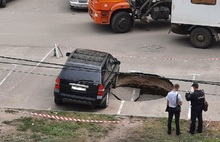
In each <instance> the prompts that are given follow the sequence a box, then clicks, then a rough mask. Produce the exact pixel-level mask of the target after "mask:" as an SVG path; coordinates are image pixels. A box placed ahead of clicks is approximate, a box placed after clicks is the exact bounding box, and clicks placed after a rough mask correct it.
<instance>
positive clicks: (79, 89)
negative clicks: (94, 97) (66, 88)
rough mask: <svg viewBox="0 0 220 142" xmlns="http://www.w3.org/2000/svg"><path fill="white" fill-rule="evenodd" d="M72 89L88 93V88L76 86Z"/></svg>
mask: <svg viewBox="0 0 220 142" xmlns="http://www.w3.org/2000/svg"><path fill="white" fill-rule="evenodd" d="M71 89H72V90H77V91H86V88H82V87H76V86H72V87H71Z"/></svg>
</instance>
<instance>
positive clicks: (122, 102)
mask: <svg viewBox="0 0 220 142" xmlns="http://www.w3.org/2000/svg"><path fill="white" fill-rule="evenodd" d="M124 103H125V101H124V100H122V101H121V105H120V107H119V110H118V112H117V114H118V115H119V114H121V110H122V108H123V105H124Z"/></svg>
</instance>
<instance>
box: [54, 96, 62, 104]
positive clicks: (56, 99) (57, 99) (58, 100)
mask: <svg viewBox="0 0 220 142" xmlns="http://www.w3.org/2000/svg"><path fill="white" fill-rule="evenodd" d="M54 102H55V104H56V105H58V106H60V105H62V104H63V100H62V99H61V98H58V97H54Z"/></svg>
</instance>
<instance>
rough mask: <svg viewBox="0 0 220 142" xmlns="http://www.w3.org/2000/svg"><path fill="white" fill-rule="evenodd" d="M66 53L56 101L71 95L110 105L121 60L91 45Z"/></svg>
mask: <svg viewBox="0 0 220 142" xmlns="http://www.w3.org/2000/svg"><path fill="white" fill-rule="evenodd" d="M66 56H68V59H67V61H66V63H65V66H64V68H63V69H62V70H61V72H60V74H59V76H58V77H57V79H56V84H55V88H54V102H55V104H57V105H62V104H63V100H64V99H69V100H71V101H72V102H73V103H79V104H88V105H93V106H100V107H102V108H106V107H108V103H109V93H110V90H111V88H112V87H116V82H117V78H118V77H117V76H118V73H119V68H120V61H118V60H117V59H116V58H114V57H113V56H112V55H111V54H109V53H105V52H100V51H95V50H89V49H76V50H75V51H73V52H72V53H66Z"/></svg>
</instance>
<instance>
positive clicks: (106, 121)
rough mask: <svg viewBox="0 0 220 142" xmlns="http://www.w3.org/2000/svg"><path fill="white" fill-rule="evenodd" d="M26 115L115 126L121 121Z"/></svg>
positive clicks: (35, 114)
mask: <svg viewBox="0 0 220 142" xmlns="http://www.w3.org/2000/svg"><path fill="white" fill-rule="evenodd" d="M23 113H28V112H23ZM28 114H31V115H33V116H39V117H42V118H47V119H55V120H61V121H74V122H88V123H113V124H117V123H120V122H121V121H108V120H92V119H77V118H70V117H63V116H58V115H49V114H41V113H33V112H30V113H28Z"/></svg>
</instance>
